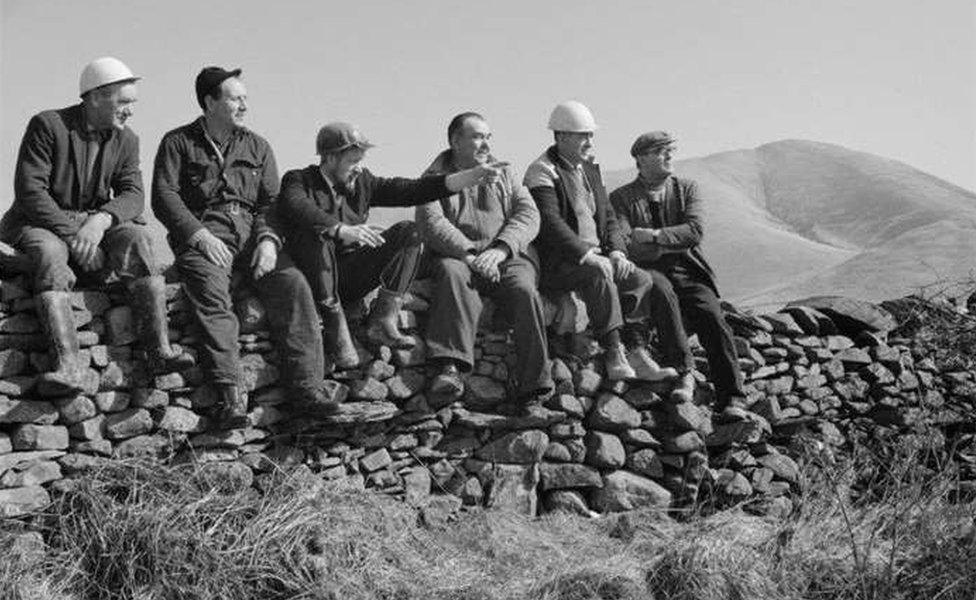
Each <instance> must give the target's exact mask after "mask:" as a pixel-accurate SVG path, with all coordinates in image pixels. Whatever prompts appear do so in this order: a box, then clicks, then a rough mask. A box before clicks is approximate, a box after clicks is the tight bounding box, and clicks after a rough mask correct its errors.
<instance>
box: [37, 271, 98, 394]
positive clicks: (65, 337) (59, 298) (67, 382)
mask: <svg viewBox="0 0 976 600" xmlns="http://www.w3.org/2000/svg"><path fill="white" fill-rule="evenodd" d="M36 301H37V316H38V318H39V320H40V321H41V326H42V327H43V328H44V332H45V333H46V334H47V337H48V341H49V342H50V344H51V354H52V355H53V357H54V365H53V367H54V370H52V371H50V372H48V373H44V374H42V375H41V376H40V377H39V378H38V380H37V392H38V393H39V394H40V395H42V396H68V395H72V394H80V393H81V392H82V391H84V389H85V380H86V375H87V369H86V366H87V365H82V364H81V360H80V358H79V352H80V346H79V345H78V331H77V330H76V329H75V319H74V315H73V314H72V310H71V295H70V293H69V292H63V291H54V290H52V291H47V292H41V293H40V294H38V295H37V298H36Z"/></svg>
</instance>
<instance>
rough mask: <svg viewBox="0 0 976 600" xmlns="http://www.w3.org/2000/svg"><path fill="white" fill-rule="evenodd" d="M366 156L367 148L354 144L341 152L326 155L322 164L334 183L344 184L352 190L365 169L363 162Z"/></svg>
mask: <svg viewBox="0 0 976 600" xmlns="http://www.w3.org/2000/svg"><path fill="white" fill-rule="evenodd" d="M365 156H366V151H365V150H363V149H362V148H357V147H355V146H353V147H352V148H349V149H347V150H343V151H342V152H339V153H335V154H327V155H325V157H324V158H323V161H322V166H323V168H324V170H325V172H326V173H327V174H328V175H329V179H331V180H332V182H333V183H336V184H342V185H344V186H345V187H346V189H348V190H351V189H352V188H353V186H355V185H356V178H357V177H359V174H360V173H361V172H362V170H363V166H362V162H363V158H364V157H365Z"/></svg>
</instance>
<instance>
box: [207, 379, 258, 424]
mask: <svg viewBox="0 0 976 600" xmlns="http://www.w3.org/2000/svg"><path fill="white" fill-rule="evenodd" d="M214 389H215V390H216V392H217V403H216V405H215V406H214V409H215V410H214V416H213V420H214V425H216V428H217V429H243V428H245V427H247V426H248V425H249V424H250V422H249V421H248V419H247V393H245V392H243V391H241V389H240V388H239V387H238V386H236V385H234V384H232V383H218V384H216V385H215V386H214Z"/></svg>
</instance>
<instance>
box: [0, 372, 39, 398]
mask: <svg viewBox="0 0 976 600" xmlns="http://www.w3.org/2000/svg"><path fill="white" fill-rule="evenodd" d="M36 382H37V377H35V376H33V375H14V376H12V377H7V378H6V379H0V395H2V396H14V397H20V396H26V395H27V394H28V393H29V392H30V391H31V389H32V388H33V387H34V384H35V383H36Z"/></svg>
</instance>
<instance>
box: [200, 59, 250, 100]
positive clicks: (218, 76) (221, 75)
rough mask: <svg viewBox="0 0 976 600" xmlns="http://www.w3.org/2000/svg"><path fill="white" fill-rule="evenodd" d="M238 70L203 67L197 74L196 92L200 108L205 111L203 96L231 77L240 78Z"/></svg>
mask: <svg viewBox="0 0 976 600" xmlns="http://www.w3.org/2000/svg"><path fill="white" fill-rule="evenodd" d="M240 76H241V70H240V69H231V70H230V71H228V70H227V69H224V68H221V67H204V68H203V69H202V70H201V71H200V73H199V74H197V82H196V90H197V103H198V104H199V105H200V108H203V109H206V108H207V106H206V105H205V104H204V103H203V98H204V96H207V95H208V94H210V93H211V92H213V91H214V89H215V88H216V87H217V86H219V85H220V84H222V83H223V82H224V80H225V79H230V78H231V77H240Z"/></svg>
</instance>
